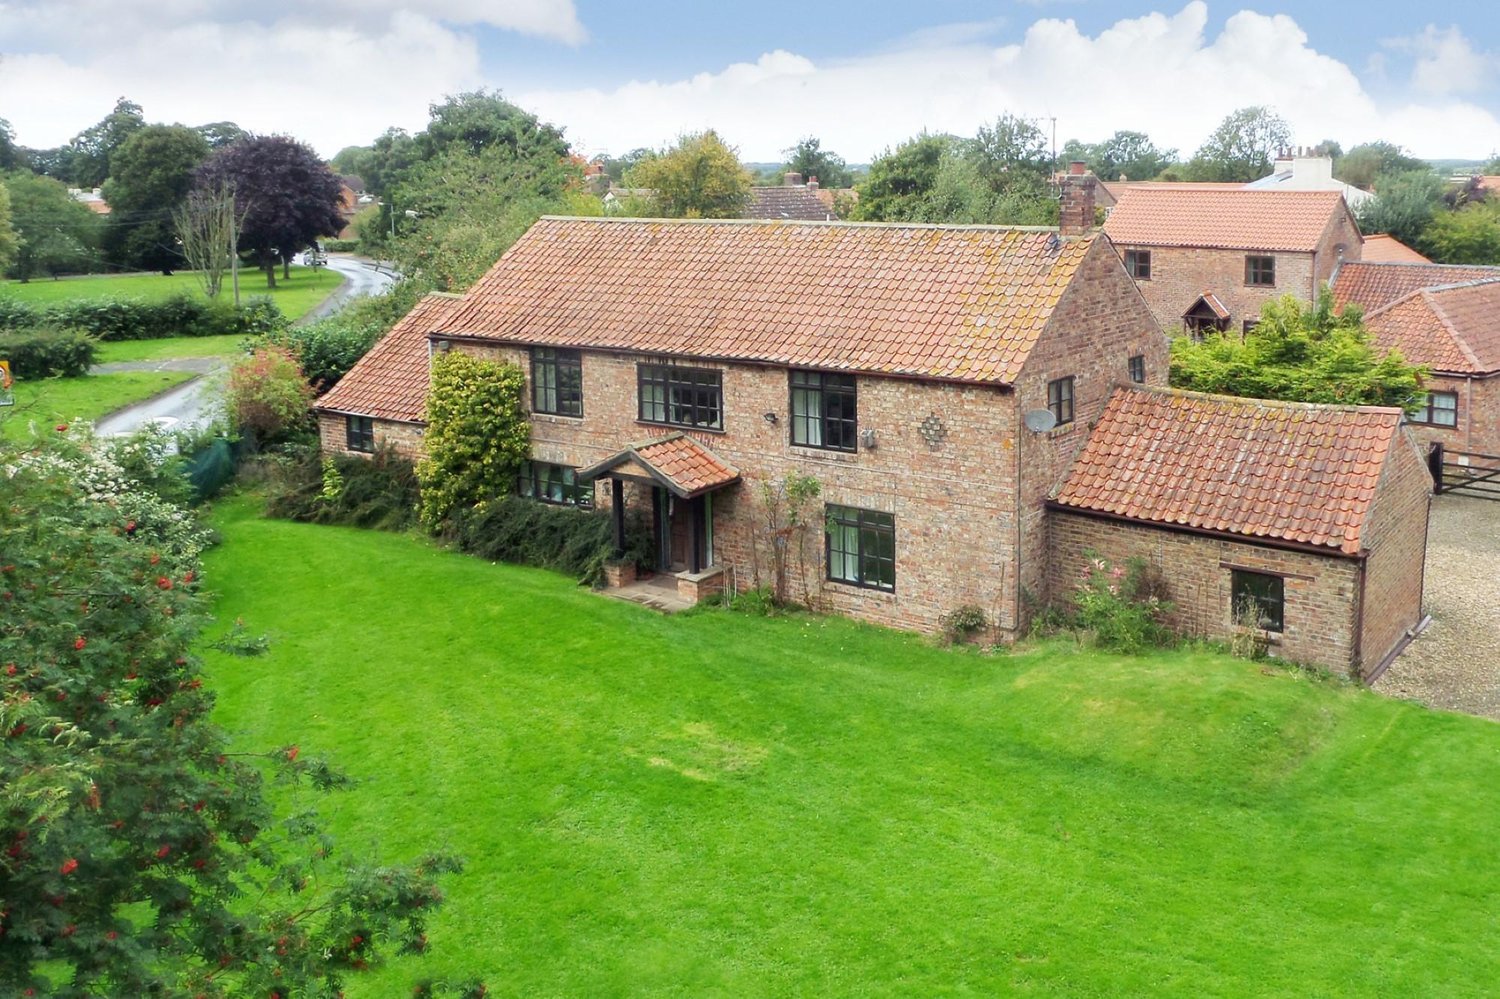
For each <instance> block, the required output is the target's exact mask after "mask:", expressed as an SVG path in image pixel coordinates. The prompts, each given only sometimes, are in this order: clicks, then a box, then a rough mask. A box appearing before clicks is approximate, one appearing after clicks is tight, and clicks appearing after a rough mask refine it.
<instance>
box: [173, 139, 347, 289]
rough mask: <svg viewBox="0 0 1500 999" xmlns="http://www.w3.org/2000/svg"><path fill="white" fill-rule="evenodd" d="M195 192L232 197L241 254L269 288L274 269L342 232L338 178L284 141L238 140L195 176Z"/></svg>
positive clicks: (304, 148)
mask: <svg viewBox="0 0 1500 999" xmlns="http://www.w3.org/2000/svg"><path fill="white" fill-rule="evenodd" d="M194 184H195V187H196V189H198V190H201V191H205V192H210V193H212V192H214V191H216V190H223V189H230V190H233V191H234V196H235V207H236V209H237V210H238V211H239V212H240V214H241V216H242V217H243V220H244V221H243V223H242V225H241V227H240V238H239V248H240V250H241V251H246V250H248V251H250V252H252V253H253V254H255V256H256V258H257V259H258V260H259V262H260V267H261V269H262V270H263V271H265V274H266V283H267V285H268V286H269V287H272V288H274V287H276V263H277V260H278V259H279V260H280V261H281V263H282V266H283V267H287V266H289V265H290V263H291V259H292V257H293V256H295V255H296V254H297V252H298V251H299V250H302V249H304V248H306V247H308V246H311V245H312V244H313V242H314V241H316V240H317V239H318V238H320V237H322V236H331V235H333V234H334V233H336V232H338V231H339V230H340V229H342V228H343V226H344V217H343V215H342V213H341V212H340V208H341V206H342V202H341V200H340V192H341V185H340V183H339V179H338V177H337V176H336V175H335V174H334V172H333V171H332V170H330V169H329V168H328V165H327V164H326V163H324V162H323V160H322V159H321V158H320V157H319V156H318V154H317V153H315V152H313V151H312V149H311V148H309V147H308V146H305V145H303V144H302V143H300V142H298V141H297V140H296V139H293V138H290V137H289V136H285V135H261V136H253V137H251V138H248V139H242V140H240V141H239V142H236V143H234V144H232V145H228V146H225V147H224V148H223V149H220V150H217V151H215V152H214V154H213V155H212V156H210V157H209V158H208V160H207V161H205V162H204V164H203V165H202V166H201V167H199V168H198V171H197V173H196V174H195V175H194Z"/></svg>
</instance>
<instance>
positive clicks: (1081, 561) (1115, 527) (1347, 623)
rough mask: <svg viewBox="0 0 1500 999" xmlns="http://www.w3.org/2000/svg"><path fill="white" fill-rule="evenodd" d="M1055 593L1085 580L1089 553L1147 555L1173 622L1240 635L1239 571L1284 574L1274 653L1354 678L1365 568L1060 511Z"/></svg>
mask: <svg viewBox="0 0 1500 999" xmlns="http://www.w3.org/2000/svg"><path fill="white" fill-rule="evenodd" d="M1049 527H1050V531H1049V538H1050V543H1051V567H1050V572H1049V576H1048V584H1049V585H1048V594H1049V597H1050V598H1051V599H1052V600H1054V601H1057V600H1064V599H1066V598H1067V597H1068V595H1069V594H1070V593H1072V591H1073V588H1074V587H1075V586H1076V584H1077V582H1078V581H1079V580H1080V579H1081V578H1083V575H1084V572H1085V569H1086V566H1087V562H1088V559H1087V556H1086V555H1085V553H1086V552H1088V551H1094V552H1097V553H1098V554H1099V555H1101V556H1103V557H1104V558H1107V559H1109V560H1110V561H1111V562H1112V563H1114V564H1117V565H1120V564H1124V563H1126V562H1128V561H1129V560H1130V559H1132V558H1141V559H1144V560H1146V561H1147V562H1148V563H1150V564H1151V565H1154V566H1156V567H1157V568H1158V569H1160V570H1161V572H1162V574H1163V576H1164V577H1165V579H1166V581H1167V585H1168V587H1169V589H1170V594H1171V600H1172V603H1173V605H1174V607H1173V611H1172V615H1171V617H1170V619H1169V623H1170V624H1171V625H1172V627H1173V628H1175V629H1177V630H1178V631H1179V632H1181V633H1182V634H1184V635H1189V636H1195V637H1202V638H1209V639H1214V640H1228V638H1229V637H1230V636H1231V635H1232V634H1233V630H1234V625H1233V612H1232V606H1231V599H1230V573H1231V571H1232V570H1233V569H1248V570H1251V571H1254V572H1267V573H1274V574H1282V575H1284V577H1285V597H1286V604H1285V611H1284V624H1285V630H1284V631H1283V632H1282V634H1281V635H1280V636H1277V637H1276V638H1275V639H1274V644H1273V646H1272V649H1271V652H1272V654H1273V655H1276V656H1278V657H1280V658H1283V659H1289V660H1292V661H1294V662H1300V663H1311V664H1314V665H1318V666H1325V667H1327V668H1328V669H1331V670H1335V671H1337V672H1340V673H1347V672H1349V670H1350V665H1351V663H1352V662H1353V658H1354V635H1355V630H1354V628H1355V622H1354V618H1355V603H1356V592H1357V587H1358V582H1359V581H1358V569H1357V566H1358V563H1357V562H1356V561H1355V560H1354V559H1347V558H1334V557H1330V556H1326V555H1315V554H1312V553H1310V552H1294V551H1282V550H1280V549H1275V548H1267V547H1262V546H1260V545H1252V544H1246V543H1242V542H1237V541H1229V540H1227V539H1220V538H1211V537H1205V536H1203V535H1196V534H1187V533H1184V532H1181V531H1171V530H1166V529H1163V528H1157V527H1147V526H1143V525H1134V524H1125V523H1120V522H1118V521H1110V520H1104V519H1100V518H1094V517H1087V516H1084V515H1082V514H1074V513H1066V512H1058V511H1053V512H1052V514H1051V517H1050V524H1049Z"/></svg>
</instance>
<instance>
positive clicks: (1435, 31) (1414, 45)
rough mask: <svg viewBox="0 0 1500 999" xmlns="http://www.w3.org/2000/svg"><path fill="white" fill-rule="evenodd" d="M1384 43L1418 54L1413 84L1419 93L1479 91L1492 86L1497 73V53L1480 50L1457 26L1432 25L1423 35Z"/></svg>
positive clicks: (1413, 70)
mask: <svg viewBox="0 0 1500 999" xmlns="http://www.w3.org/2000/svg"><path fill="white" fill-rule="evenodd" d="M1383 44H1384V45H1385V46H1386V47H1387V48H1390V49H1394V50H1396V51H1398V52H1410V53H1413V54H1414V55H1415V57H1416V59H1415V62H1414V64H1413V65H1412V71H1411V84H1412V87H1413V89H1415V90H1416V91H1417V92H1418V93H1422V94H1432V95H1434V96H1443V95H1446V94H1466V93H1476V92H1478V91H1481V90H1483V89H1484V88H1485V87H1486V86H1487V85H1489V83H1490V82H1491V80H1492V79H1493V78H1494V75H1495V66H1496V58H1495V56H1493V55H1491V54H1489V53H1485V52H1479V51H1476V50H1475V48H1474V46H1473V45H1472V44H1470V42H1469V40H1468V38H1466V37H1464V33H1463V32H1462V31H1460V30H1458V28H1457V27H1454V26H1450V27H1447V28H1439V27H1437V26H1436V25H1432V24H1429V25H1428V26H1427V27H1426V28H1425V29H1424V30H1423V31H1422V33H1421V34H1419V35H1413V36H1411V37H1410V38H1392V39H1388V40H1386V41H1385V42H1384V43H1383Z"/></svg>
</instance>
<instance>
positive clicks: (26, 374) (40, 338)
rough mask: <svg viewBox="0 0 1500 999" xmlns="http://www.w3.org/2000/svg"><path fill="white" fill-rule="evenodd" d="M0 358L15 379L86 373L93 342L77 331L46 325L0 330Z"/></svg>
mask: <svg viewBox="0 0 1500 999" xmlns="http://www.w3.org/2000/svg"><path fill="white" fill-rule="evenodd" d="M0 359H5V360H8V361H10V371H11V374H12V375H14V376H15V377H17V378H27V379H31V378H52V377H55V376H59V375H61V376H64V377H68V378H73V377H77V376H80V375H86V374H88V373H89V368H90V367H92V366H93V363H94V341H93V340H92V339H91V338H89V337H88V336H86V335H85V334H83V333H80V332H78V331H77V330H56V329H47V328H37V329H25V330H18V331H16V332H14V333H0Z"/></svg>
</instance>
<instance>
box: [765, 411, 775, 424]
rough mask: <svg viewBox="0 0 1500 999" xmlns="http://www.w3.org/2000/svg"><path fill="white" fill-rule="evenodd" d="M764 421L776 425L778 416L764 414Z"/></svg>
mask: <svg viewBox="0 0 1500 999" xmlns="http://www.w3.org/2000/svg"><path fill="white" fill-rule="evenodd" d="M762 419H764V420H765V421H766V422H767V423H775V422H776V414H775V413H764V414H762Z"/></svg>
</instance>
